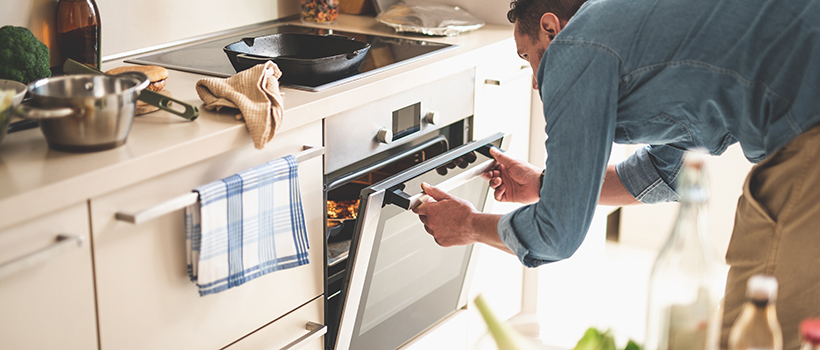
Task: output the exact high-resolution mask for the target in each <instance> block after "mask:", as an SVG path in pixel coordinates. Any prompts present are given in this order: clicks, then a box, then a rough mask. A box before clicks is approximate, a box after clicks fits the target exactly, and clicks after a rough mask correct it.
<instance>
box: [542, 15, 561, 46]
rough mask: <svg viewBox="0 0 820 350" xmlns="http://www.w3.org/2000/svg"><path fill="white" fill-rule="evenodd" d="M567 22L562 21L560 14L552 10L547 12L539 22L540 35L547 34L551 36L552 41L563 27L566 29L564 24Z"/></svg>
mask: <svg viewBox="0 0 820 350" xmlns="http://www.w3.org/2000/svg"><path fill="white" fill-rule="evenodd" d="M565 24H566V23H562V21H561V20H560V19H558V16H556V15H555V14H554V13H552V12H547V13H545V14H543V15H541V21H540V22H539V26H540V29H539V31H538V32H539V36H547V37H549V39H550V41H552V39H555V36H556V35H558V33H560V32H561V29H564V25H565Z"/></svg>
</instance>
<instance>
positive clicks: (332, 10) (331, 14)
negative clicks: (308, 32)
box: [299, 0, 339, 24]
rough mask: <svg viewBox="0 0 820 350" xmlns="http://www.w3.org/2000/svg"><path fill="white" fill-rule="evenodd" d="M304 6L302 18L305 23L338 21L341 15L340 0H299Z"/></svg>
mask: <svg viewBox="0 0 820 350" xmlns="http://www.w3.org/2000/svg"><path fill="white" fill-rule="evenodd" d="M299 1H300V3H301V6H302V12H301V13H300V16H299V17H300V18H301V20H302V22H305V23H324V24H330V23H333V22H336V19H337V18H338V17H339V0H299Z"/></svg>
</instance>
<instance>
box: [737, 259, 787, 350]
mask: <svg viewBox="0 0 820 350" xmlns="http://www.w3.org/2000/svg"><path fill="white" fill-rule="evenodd" d="M776 300H777V280H776V279H775V278H774V277H771V276H764V275H754V276H752V277H750V278H749V281H748V282H747V285H746V302H745V303H744V304H743V308H742V309H741V311H740V316H738V317H737V320H735V323H734V324H733V325H732V329H731V330H730V331H729V350H783V333H781V331H780V323H779V322H778V321H777V311H776V309H775V301H776Z"/></svg>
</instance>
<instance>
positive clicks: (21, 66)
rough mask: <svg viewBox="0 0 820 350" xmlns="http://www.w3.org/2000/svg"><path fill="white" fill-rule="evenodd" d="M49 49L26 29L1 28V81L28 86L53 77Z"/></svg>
mask: <svg viewBox="0 0 820 350" xmlns="http://www.w3.org/2000/svg"><path fill="white" fill-rule="evenodd" d="M48 61H49V53H48V47H47V46H46V45H45V44H43V43H42V42H41V41H40V40H39V39H37V37H35V36H34V34H32V33H31V31H30V30H28V28H26V27H16V26H11V25H7V26H3V27H0V79H8V80H14V81H19V82H21V83H23V84H28V83H30V82H32V81H35V80H37V79H40V78H46V77H50V76H51V67H50V66H49V63H48Z"/></svg>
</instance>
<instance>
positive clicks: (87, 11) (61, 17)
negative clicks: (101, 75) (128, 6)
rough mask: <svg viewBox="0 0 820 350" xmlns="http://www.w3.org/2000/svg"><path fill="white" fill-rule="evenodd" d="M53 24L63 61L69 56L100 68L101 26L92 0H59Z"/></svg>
mask: <svg viewBox="0 0 820 350" xmlns="http://www.w3.org/2000/svg"><path fill="white" fill-rule="evenodd" d="M56 27H57V42H58V43H59V47H60V53H61V54H62V58H63V59H62V61H65V59H67V58H70V59H73V60H75V61H77V62H80V63H84V64H87V65H89V66H92V67H94V68H98V69H99V68H100V66H101V64H102V54H101V53H102V51H101V45H100V43H101V29H102V26H101V22H100V11H99V9H98V8H97V3H96V2H94V0H60V2H59V3H57V25H56Z"/></svg>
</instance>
